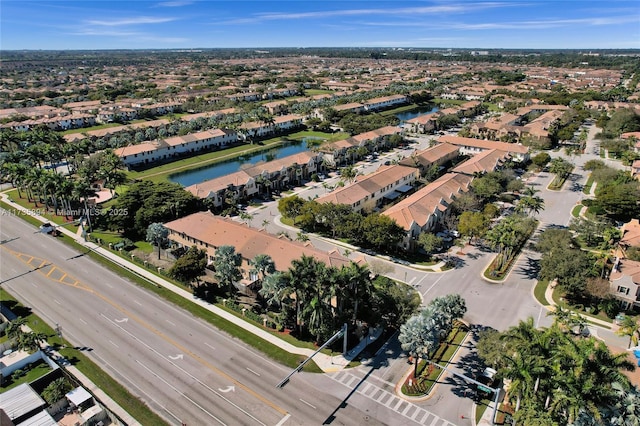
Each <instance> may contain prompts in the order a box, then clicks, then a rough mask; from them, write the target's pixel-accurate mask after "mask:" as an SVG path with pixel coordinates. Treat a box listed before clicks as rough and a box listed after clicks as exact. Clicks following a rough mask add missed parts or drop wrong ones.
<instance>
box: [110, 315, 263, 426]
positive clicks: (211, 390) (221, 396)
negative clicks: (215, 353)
mask: <svg viewBox="0 0 640 426" xmlns="http://www.w3.org/2000/svg"><path fill="white" fill-rule="evenodd" d="M100 315H102V316H103V317H104V318H105V319H106V320H107V321H109V322H111V324H113V325H114V326H116V327H118V328H120V330H122V331H123V332H124V333H125V334H128V335H129V336H130V337H131V338H132V339H134V340H135V341H137V342H139V343H140V344H141V345H143V346H145V347H146V348H147V349H149V350H150V351H151V352H153V353H155V354H156V355H158V356H159V357H160V358H162V359H164V360H166V361H167V362H168V363H169V364H171V365H173V366H174V367H175V368H176V369H178V370H180V371H181V372H182V373H184V374H185V375H187V376H189V377H191V378H192V379H193V380H194V381H196V382H198V383H199V384H200V385H202V387H204V388H206V389H208V390H209V391H210V392H211V393H213V394H215V395H217V396H219V397H220V398H222V399H223V400H224V401H226V402H227V403H229V404H230V405H232V406H233V407H234V408H236V409H238V410H240V411H241V412H242V413H244V414H245V415H247V416H248V417H250V418H252V419H253V420H255V421H256V422H257V423H259V424H261V425H263V426H266V425H265V424H264V423H263V422H261V421H260V420H259V419H257V418H256V417H254V416H253V415H252V414H251V413H249V412H247V411H246V410H244V409H243V408H242V407H240V406H238V405H237V404H235V403H234V402H233V401H231V400H229V399H228V398H226V397H225V396H224V395H222V394H221V393H220V392H218V391H216V390H215V389H213V388H211V387H210V386H209V385H207V384H206V383H204V382H203V381H201V380H200V379H198V378H197V377H195V376H194V375H193V374H191V373H189V372H188V371H187V370H185V369H184V368H182V367H180V366H179V365H178V364H176V363H175V362H173V361H171V360H170V359H174V357H171V356H169V357H168V358H169V359H166V358H165V357H164V356H163V355H162V354H161V353H160V352H158V351H157V350H155V349H154V348H153V347H152V346H151V345H149V344H147V343H145V342H143V341H142V340H141V339H140V338H138V337H137V336H135V335H134V334H133V333H131V332H129V331H127V330H125V329H124V328H122V327H121V326H120V324H117V323H116V322H114V321H112V320H111V319H110V318H108V317H107V316H106V315H104V314H102V313H101V314H100ZM182 357H183V355H182V354H180V355H179V356H178V358H182ZM196 360H198V359H197V358H196ZM136 362H138V363H140V361H138V360H136ZM140 364H141V363H140ZM141 365H142V364H141ZM214 368H215V367H214ZM153 374H154V375H156V376H157V374H156V373H153ZM157 377H158V378H160V379H161V380H163V379H162V378H161V377H160V376H157ZM230 380H231V381H233V382H234V383H238V384H239V386H241V387H242V388H243V389H244V388H245V385H243V384H242V383H240V382H238V381H237V380H235V379H233V378H230ZM266 403H267V404H268V403H269V402H268V401H267V402H266Z"/></svg>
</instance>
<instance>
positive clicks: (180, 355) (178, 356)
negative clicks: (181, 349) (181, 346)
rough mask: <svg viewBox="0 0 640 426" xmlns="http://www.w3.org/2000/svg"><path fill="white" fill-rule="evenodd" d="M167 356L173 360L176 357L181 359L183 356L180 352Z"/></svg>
mask: <svg viewBox="0 0 640 426" xmlns="http://www.w3.org/2000/svg"><path fill="white" fill-rule="evenodd" d="M169 358H170V359H172V360H174V361H175V360H177V359H183V358H184V355H182V354H178V355H176V356H171V355H169Z"/></svg>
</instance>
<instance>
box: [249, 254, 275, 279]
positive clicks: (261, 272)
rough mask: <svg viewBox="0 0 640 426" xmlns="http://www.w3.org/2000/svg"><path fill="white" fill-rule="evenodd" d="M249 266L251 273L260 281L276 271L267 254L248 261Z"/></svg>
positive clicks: (258, 255)
mask: <svg viewBox="0 0 640 426" xmlns="http://www.w3.org/2000/svg"><path fill="white" fill-rule="evenodd" d="M249 266H251V267H252V269H251V272H252V273H255V274H256V275H257V276H258V279H259V280H260V281H262V280H264V279H265V278H266V277H267V276H268V275H269V274H273V273H274V272H275V271H276V265H275V263H274V262H273V259H271V256H269V255H268V254H257V255H256V256H255V257H254V258H253V259H251V260H249Z"/></svg>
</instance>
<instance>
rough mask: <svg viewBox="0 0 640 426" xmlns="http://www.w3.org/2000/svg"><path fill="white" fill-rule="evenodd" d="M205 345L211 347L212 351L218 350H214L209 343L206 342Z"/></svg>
mask: <svg viewBox="0 0 640 426" xmlns="http://www.w3.org/2000/svg"><path fill="white" fill-rule="evenodd" d="M204 344H205V345H207V346H209V347H210V348H211V349H213V350H214V351H215V350H216V348H214V347H213V346H211V345H210V344H208V343H207V342H204Z"/></svg>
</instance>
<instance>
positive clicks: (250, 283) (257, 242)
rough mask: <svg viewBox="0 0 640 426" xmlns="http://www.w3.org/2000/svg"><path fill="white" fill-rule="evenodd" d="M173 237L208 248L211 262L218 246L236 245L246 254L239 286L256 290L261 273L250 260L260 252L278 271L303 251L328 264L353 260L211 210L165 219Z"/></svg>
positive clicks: (180, 244)
mask: <svg viewBox="0 0 640 426" xmlns="http://www.w3.org/2000/svg"><path fill="white" fill-rule="evenodd" d="M165 227H166V228H167V229H168V230H169V240H170V241H171V242H172V243H173V245H174V246H175V247H184V248H189V247H192V246H196V247H198V248H199V249H203V250H205V251H206V252H207V260H208V263H212V262H213V260H214V258H215V254H216V250H217V249H218V248H219V247H221V246H224V245H230V246H233V247H234V248H235V250H236V253H239V254H240V255H241V256H242V265H241V270H242V276H243V278H242V279H241V280H240V281H239V282H238V283H236V287H237V288H238V289H239V290H241V291H244V292H250V291H252V290H254V289H255V288H254V284H255V283H256V282H257V280H258V277H257V275H256V274H255V273H252V272H251V270H252V267H251V266H250V265H249V261H251V260H252V259H254V258H255V257H256V256H257V255H260V254H268V255H269V256H270V257H271V259H272V260H273V262H274V264H275V268H276V270H277V271H281V272H284V271H287V270H288V269H289V268H290V267H291V266H292V262H293V261H294V260H297V259H300V258H301V257H302V256H303V255H304V256H308V257H313V258H315V259H316V260H318V261H320V262H323V263H325V264H326V265H327V266H333V267H337V268H339V267H341V266H343V265H348V264H349V263H350V260H349V259H348V258H346V257H344V256H342V255H341V254H340V253H339V252H338V251H330V252H328V253H327V252H324V251H321V250H318V249H316V248H314V247H313V246H312V245H311V244H310V243H307V244H303V243H301V242H297V241H290V240H288V239H286V238H283V237H281V236H276V235H271V234H269V233H267V232H265V231H262V230H258V229H254V228H250V227H248V226H246V225H244V224H242V223H239V222H235V221H233V220H231V219H227V218H223V217H220V216H215V215H213V214H212V213H210V212H198V213H193V214H191V215H189V216H185V217H183V218H181V219H177V220H174V221H172V222H168V223H165Z"/></svg>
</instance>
